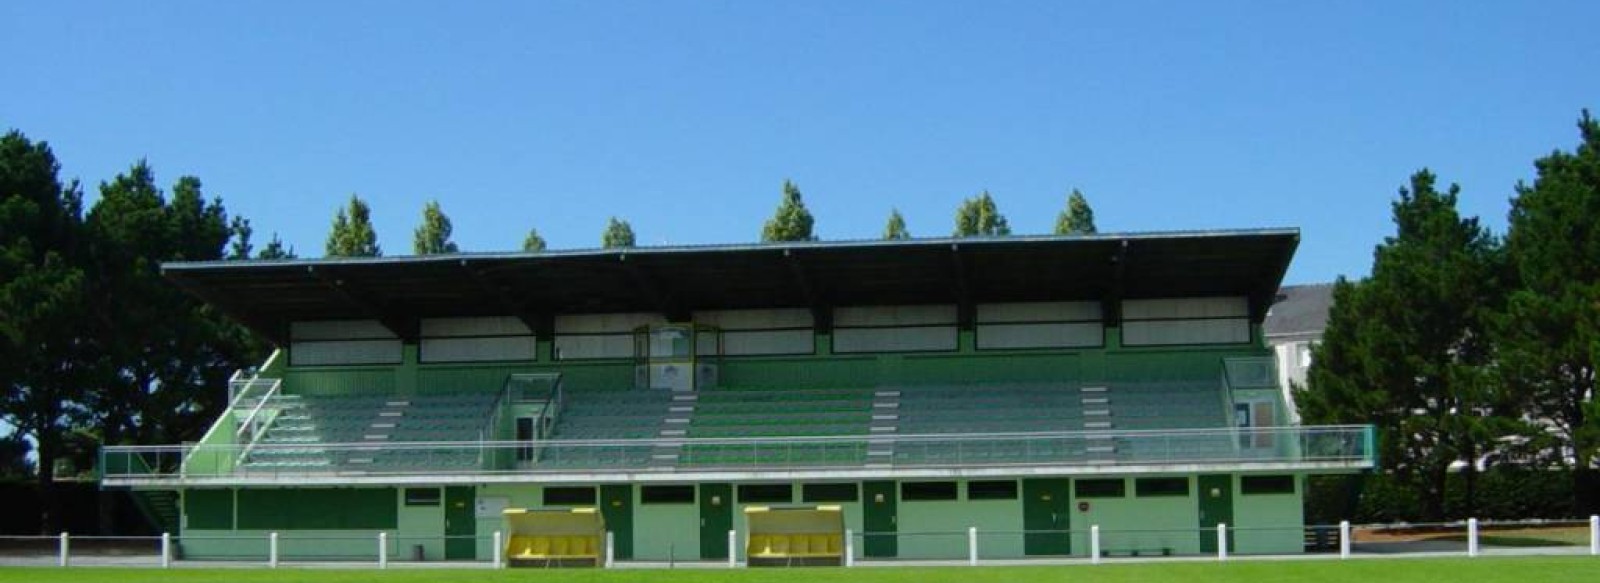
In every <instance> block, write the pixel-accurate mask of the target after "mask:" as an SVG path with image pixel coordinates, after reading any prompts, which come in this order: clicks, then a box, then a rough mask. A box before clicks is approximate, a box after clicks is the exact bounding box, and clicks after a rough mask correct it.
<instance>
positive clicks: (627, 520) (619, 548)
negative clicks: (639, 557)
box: [600, 484, 633, 560]
mask: <svg viewBox="0 0 1600 583" xmlns="http://www.w3.org/2000/svg"><path fill="white" fill-rule="evenodd" d="M600 514H601V516H603V517H605V521H606V530H609V531H611V532H612V537H613V541H614V542H613V544H614V546H613V548H612V551H613V553H615V554H614V555H613V556H614V557H615V558H617V559H624V560H626V559H632V558H633V485H632V484H608V485H605V486H601V487H600Z"/></svg>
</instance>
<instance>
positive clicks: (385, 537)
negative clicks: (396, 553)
mask: <svg viewBox="0 0 1600 583" xmlns="http://www.w3.org/2000/svg"><path fill="white" fill-rule="evenodd" d="M378 568H379V569H387V568H389V533H387V532H380V533H378Z"/></svg>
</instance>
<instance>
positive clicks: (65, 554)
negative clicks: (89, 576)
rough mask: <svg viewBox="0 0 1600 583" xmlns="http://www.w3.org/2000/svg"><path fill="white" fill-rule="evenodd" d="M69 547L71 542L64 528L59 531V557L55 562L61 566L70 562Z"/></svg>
mask: <svg viewBox="0 0 1600 583" xmlns="http://www.w3.org/2000/svg"><path fill="white" fill-rule="evenodd" d="M71 547H72V542H71V541H70V539H69V537H68V536H67V531H64V530H63V531H61V558H60V560H59V561H57V562H58V563H60V564H61V566H63V567H65V566H67V565H71V564H72V559H71V557H72V551H71Z"/></svg>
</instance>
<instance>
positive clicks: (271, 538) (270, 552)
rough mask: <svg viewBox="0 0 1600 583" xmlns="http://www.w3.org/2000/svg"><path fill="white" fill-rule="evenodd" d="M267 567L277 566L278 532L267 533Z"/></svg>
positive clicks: (273, 567) (274, 567)
mask: <svg viewBox="0 0 1600 583" xmlns="http://www.w3.org/2000/svg"><path fill="white" fill-rule="evenodd" d="M267 567H268V568H272V569H276V568H278V533H276V532H269V533H267Z"/></svg>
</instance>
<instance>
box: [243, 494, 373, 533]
mask: <svg viewBox="0 0 1600 583" xmlns="http://www.w3.org/2000/svg"><path fill="white" fill-rule="evenodd" d="M397 496H399V494H398V493H396V492H395V489H394V488H285V489H275V488H251V489H241V490H239V502H238V506H239V508H238V516H239V518H238V521H239V522H238V528H239V530H257V529H259V530H346V529H360V530H393V529H394V528H396V526H397V525H398V524H399V511H398V508H399V502H398V500H399V499H398V498H397Z"/></svg>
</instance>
